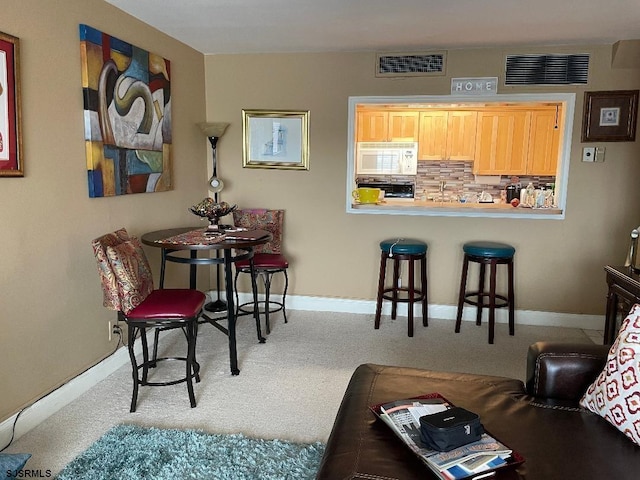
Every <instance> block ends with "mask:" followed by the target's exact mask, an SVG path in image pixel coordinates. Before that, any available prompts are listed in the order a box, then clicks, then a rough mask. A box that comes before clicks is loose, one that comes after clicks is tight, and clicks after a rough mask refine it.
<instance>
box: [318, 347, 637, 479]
mask: <svg viewBox="0 0 640 480" xmlns="http://www.w3.org/2000/svg"><path fill="white" fill-rule="evenodd" d="M551 347H557V346H554V345H551ZM574 347H575V345H572V346H571V348H566V346H565V347H562V348H549V344H540V345H538V344H535V345H534V346H532V347H531V348H532V349H533V353H532V351H531V349H530V355H529V373H528V375H529V377H530V378H529V379H528V381H527V386H528V387H529V389H530V390H531V391H532V392H533V393H534V394H536V396H534V395H531V394H529V393H528V392H527V389H526V388H525V385H524V384H523V383H522V382H521V381H520V380H515V379H509V378H504V377H493V376H483V375H472V374H462V373H446V372H435V371H428V370H421V369H414V368H406V367H390V366H382V365H373V364H365V365H361V366H359V367H358V368H357V369H356V371H355V372H354V374H353V376H352V378H351V381H350V383H349V385H348V387H347V390H346V392H345V395H344V398H343V400H342V404H341V406H340V409H339V411H338V414H337V417H336V420H335V423H334V427H333V430H332V432H331V435H330V437H329V441H328V443H327V448H326V451H325V455H324V458H323V461H322V464H321V467H320V470H319V472H318V476H317V478H318V479H328V480H337V479H368V480H376V479H379V480H382V479H384V480H392V479H398V480H400V479H402V480H404V479H407V480H408V479H424V478H436V477H435V475H434V474H433V473H431V471H430V470H429V469H428V468H427V467H426V466H425V465H423V464H422V462H421V461H420V460H419V459H418V458H417V457H416V456H414V454H413V453H411V452H410V450H409V449H408V448H407V447H405V445H404V444H403V443H402V442H401V441H400V440H399V439H398V438H397V437H396V436H395V435H394V434H393V432H391V430H390V429H389V427H387V426H386V425H385V424H383V423H382V421H380V420H377V419H376V417H375V416H374V415H373V413H372V412H371V411H369V409H368V406H369V405H374V404H377V403H382V402H387V401H392V400H396V399H401V398H410V397H412V396H416V395H421V394H426V393H432V392H438V393H440V394H441V395H443V396H444V397H446V398H447V399H448V400H450V401H451V402H452V403H453V404H455V405H457V406H460V407H464V408H466V409H468V410H470V411H472V412H475V413H477V414H479V415H480V418H481V421H482V423H483V424H484V426H485V428H486V429H487V430H488V431H489V432H490V433H492V434H493V435H494V436H496V437H497V438H499V439H500V440H501V441H503V442H504V443H505V444H507V445H508V446H509V447H511V448H512V449H514V450H515V451H517V452H518V453H520V454H521V455H522V456H523V457H524V458H525V463H524V464H522V465H520V466H518V467H517V468H516V469H512V470H510V471H501V472H498V473H497V474H496V476H495V477H492V478H495V479H497V480H506V479H527V480H534V479H535V480H550V479H566V480H570V479H575V480H586V479H598V480H599V479H608V478H612V479H613V478H615V479H637V478H640V449H639V448H638V447H637V446H636V445H635V444H634V443H633V442H632V441H630V440H629V439H627V438H626V437H625V436H624V435H623V434H622V433H620V432H619V431H618V430H617V429H615V428H614V427H612V426H611V425H610V424H609V423H607V422H606V421H605V420H604V419H602V418H600V417H599V416H597V415H595V414H593V413H591V412H588V411H586V410H583V409H581V408H578V407H576V406H573V405H577V401H576V400H575V399H574V400H568V399H567V393H566V391H567V388H568V386H569V385H570V384H572V386H573V387H575V388H578V389H579V390H581V391H582V392H583V391H584V390H585V389H586V386H587V385H588V384H589V383H590V382H591V381H593V379H594V378H595V376H596V375H597V374H598V373H599V371H600V370H601V368H602V365H603V363H604V359H605V358H606V351H607V350H606V347H605V348H604V349H603V348H602V346H598V345H584V346H582V345H581V346H579V348H582V349H583V350H584V352H583V353H571V354H567V352H566V350H575V349H576V348H574ZM549 350H554V351H556V350H557V351H558V352H559V353H558V354H556V353H553V352H550V351H549ZM540 359H541V360H540ZM539 360H540V361H539ZM576 360H577V361H582V360H585V361H586V362H587V363H588V365H587V367H586V369H584V368H582V367H581V366H580V367H576V365H577V363H576ZM567 366H569V367H568V368H567ZM563 371H564V372H565V373H567V375H568V376H565V375H564V374H563V373H562V372H563ZM554 385H555V386H556V387H558V389H559V390H554ZM536 389H537V390H536ZM543 389H546V390H543ZM545 392H546V393H550V394H553V393H554V392H555V393H557V392H559V393H558V395H557V397H559V398H552V397H549V398H545V397H541V396H539V395H541V394H543V393H545ZM579 395H581V393H580V394H579ZM560 397H562V398H560Z"/></svg>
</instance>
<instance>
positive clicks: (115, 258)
mask: <svg viewBox="0 0 640 480" xmlns="http://www.w3.org/2000/svg"><path fill="white" fill-rule="evenodd" d="M107 258H108V259H109V262H110V263H111V267H112V268H113V272H114V274H115V277H116V280H117V284H118V294H119V296H120V307H121V310H122V312H124V314H125V315H126V314H128V313H129V312H130V311H131V310H133V309H134V308H136V307H137V306H138V305H140V304H141V303H142V302H143V301H144V299H145V298H147V297H148V296H149V294H150V293H151V292H152V291H153V275H152V273H151V267H150V266H149V261H148V260H147V257H146V255H145V254H144V251H143V250H142V245H140V242H139V241H138V239H137V238H135V237H132V238H131V240H129V241H127V242H122V243H120V244H118V245H115V246H113V247H107Z"/></svg>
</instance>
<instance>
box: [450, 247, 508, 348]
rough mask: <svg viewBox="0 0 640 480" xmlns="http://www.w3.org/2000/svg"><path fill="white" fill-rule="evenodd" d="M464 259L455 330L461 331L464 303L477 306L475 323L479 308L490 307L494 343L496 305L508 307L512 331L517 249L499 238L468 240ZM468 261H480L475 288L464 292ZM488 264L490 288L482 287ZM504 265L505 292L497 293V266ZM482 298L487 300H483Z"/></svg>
mask: <svg viewBox="0 0 640 480" xmlns="http://www.w3.org/2000/svg"><path fill="white" fill-rule="evenodd" d="M462 250H463V252H464V262H463V264H462V279H461V281H460V294H459V296H458V314H457V317H456V329H455V331H456V333H459V332H460V324H461V322H462V310H463V308H464V304H465V303H467V304H469V305H476V306H477V308H478V309H477V313H476V325H481V323H482V310H483V309H484V308H488V309H489V343H493V338H494V327H495V310H496V308H503V307H508V308H509V335H514V330H515V328H514V293H513V257H514V255H515V253H516V249H515V248H513V247H512V246H511V245H508V244H506V243H500V242H488V241H478V242H467V243H465V244H464V245H463V247H462ZM469 262H475V263H479V264H480V277H479V281H478V290H477V291H469V292H467V290H466V289H467V273H468V271H469ZM487 265H489V291H488V292H486V291H485V289H484V284H485V276H486V275H485V273H486V266H487ZM498 265H507V275H508V278H507V296H506V297H505V296H504V295H500V294H497V293H496V278H497V272H496V270H497V266H498ZM485 298H486V299H487V301H486V302H485Z"/></svg>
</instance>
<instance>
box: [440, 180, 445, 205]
mask: <svg viewBox="0 0 640 480" xmlns="http://www.w3.org/2000/svg"><path fill="white" fill-rule="evenodd" d="M446 186H447V182H446V181H445V180H440V185H439V187H438V190H440V201H441V202H444V187H446Z"/></svg>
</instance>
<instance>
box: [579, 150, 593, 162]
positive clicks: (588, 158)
mask: <svg viewBox="0 0 640 480" xmlns="http://www.w3.org/2000/svg"><path fill="white" fill-rule="evenodd" d="M582 161H583V162H595V161H596V147H584V148H583V149H582Z"/></svg>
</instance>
